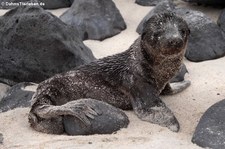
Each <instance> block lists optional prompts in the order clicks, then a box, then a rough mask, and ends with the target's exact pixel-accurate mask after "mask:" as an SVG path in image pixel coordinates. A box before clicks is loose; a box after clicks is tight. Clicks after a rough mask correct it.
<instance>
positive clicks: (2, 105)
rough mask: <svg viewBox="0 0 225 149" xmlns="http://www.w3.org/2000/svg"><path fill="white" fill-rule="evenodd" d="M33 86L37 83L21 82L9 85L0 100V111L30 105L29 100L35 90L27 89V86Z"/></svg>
mask: <svg viewBox="0 0 225 149" xmlns="http://www.w3.org/2000/svg"><path fill="white" fill-rule="evenodd" d="M35 86H37V85H36V84H33V83H29V82H23V83H19V84H16V85H14V86H13V87H11V88H10V89H9V90H8V91H7V92H6V95H5V96H4V98H3V99H2V100H1V101H0V112H6V111H9V110H12V109H15V108H19V107H21V108H24V107H30V105H31V103H30V101H31V98H32V96H33V94H34V93H35V91H33V90H28V89H29V87H30V88H34V87H35Z"/></svg>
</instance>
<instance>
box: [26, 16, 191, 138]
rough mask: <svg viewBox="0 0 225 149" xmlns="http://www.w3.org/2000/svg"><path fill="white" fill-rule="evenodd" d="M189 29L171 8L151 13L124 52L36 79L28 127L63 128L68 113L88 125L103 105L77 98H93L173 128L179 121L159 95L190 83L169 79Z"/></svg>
mask: <svg viewBox="0 0 225 149" xmlns="http://www.w3.org/2000/svg"><path fill="white" fill-rule="evenodd" d="M189 32H190V31H189V29H188V25H187V23H186V22H185V21H184V20H183V19H182V18H180V17H178V16H176V15H175V14H173V13H163V14H158V15H154V16H152V17H151V18H150V19H149V20H148V21H147V23H146V25H145V28H144V31H143V33H142V35H141V36H140V37H139V38H138V39H137V40H136V41H135V42H134V44H133V45H132V46H131V47H130V48H129V49H128V50H126V51H125V52H122V53H119V54H116V55H113V56H109V57H105V58H102V59H99V60H97V61H94V62H91V63H89V64H87V65H83V66H80V67H78V68H76V69H75V70H72V71H69V72H65V73H62V74H58V75H55V76H53V77H52V78H50V79H48V80H46V81H44V82H42V83H40V84H39V86H38V88H37V92H36V94H35V95H34V97H33V99H34V104H33V105H32V108H31V111H30V114H29V122H30V124H31V127H33V128H34V129H36V130H38V131H42V132H46V133H58V134H59V133H63V132H64V125H65V121H64V122H63V117H64V116H68V115H71V116H74V118H76V119H77V120H79V121H80V122H82V124H83V126H84V128H85V126H90V125H92V121H94V120H96V117H98V116H101V114H103V115H104V111H101V106H99V108H96V106H95V105H93V103H89V102H86V103H82V102H81V101H83V100H82V99H86V98H91V99H96V100H99V101H103V102H106V103H108V104H110V105H112V106H114V107H116V108H120V109H123V110H128V109H133V110H134V112H135V114H136V115H137V116H138V117H139V118H140V119H141V120H143V121H148V122H151V123H154V124H159V125H161V126H165V127H168V128H169V129H170V130H172V131H174V132H177V131H178V130H179V124H178V121H177V119H176V118H175V116H174V115H173V113H172V111H171V110H170V109H169V108H168V107H167V106H166V105H165V104H164V103H163V102H162V100H161V99H160V98H159V95H160V93H161V92H162V91H163V92H164V93H167V94H173V93H178V92H180V91H182V90H184V89H185V88H187V87H188V86H189V85H190V82H189V81H183V82H179V83H174V84H173V85H172V86H170V84H169V81H170V79H171V78H172V77H173V76H174V75H175V74H176V73H177V72H178V71H179V69H180V66H181V65H182V60H183V57H184V53H185V48H186V44H187V39H188V35H189ZM172 87H173V88H172ZM78 99H80V100H78ZM77 101H79V102H77ZM94 104H96V103H94ZM102 109H104V108H102ZM109 110H110V109H109ZM102 121H104V120H102ZM63 123H64V124H63ZM98 123H100V124H101V120H100V121H98ZM110 124H111V123H108V125H110ZM67 133H68V132H67ZM68 134H69V133H68Z"/></svg>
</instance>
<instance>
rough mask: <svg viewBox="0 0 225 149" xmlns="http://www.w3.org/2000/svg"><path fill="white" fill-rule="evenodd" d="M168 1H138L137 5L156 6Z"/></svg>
mask: <svg viewBox="0 0 225 149" xmlns="http://www.w3.org/2000/svg"><path fill="white" fill-rule="evenodd" d="M164 1H167V0H136V1H135V3H137V4H139V5H142V6H156V5H157V4H159V3H160V2H164Z"/></svg>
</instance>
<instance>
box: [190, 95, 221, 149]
mask: <svg viewBox="0 0 225 149" xmlns="http://www.w3.org/2000/svg"><path fill="white" fill-rule="evenodd" d="M192 142H193V143H195V144H197V145H199V146H201V147H204V148H206V147H208V148H212V149H225V99H224V100H222V101H220V102H218V103H216V104H214V105H213V106H211V107H210V108H209V109H208V110H207V111H206V112H205V113H204V115H203V116H202V117H201V119H200V122H199V124H198V126H197V128H196V130H195V133H194V136H193V138H192Z"/></svg>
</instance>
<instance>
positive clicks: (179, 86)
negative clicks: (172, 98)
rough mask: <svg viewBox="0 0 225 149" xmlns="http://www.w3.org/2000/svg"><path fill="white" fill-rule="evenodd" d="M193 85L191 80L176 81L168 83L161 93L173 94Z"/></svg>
mask: <svg viewBox="0 0 225 149" xmlns="http://www.w3.org/2000/svg"><path fill="white" fill-rule="evenodd" d="M190 85H191V81H189V80H184V81H181V82H174V83H168V84H166V86H165V88H164V90H163V91H162V92H161V95H173V94H177V93H180V92H182V91H183V90H185V89H186V88H188V87H189V86H190Z"/></svg>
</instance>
